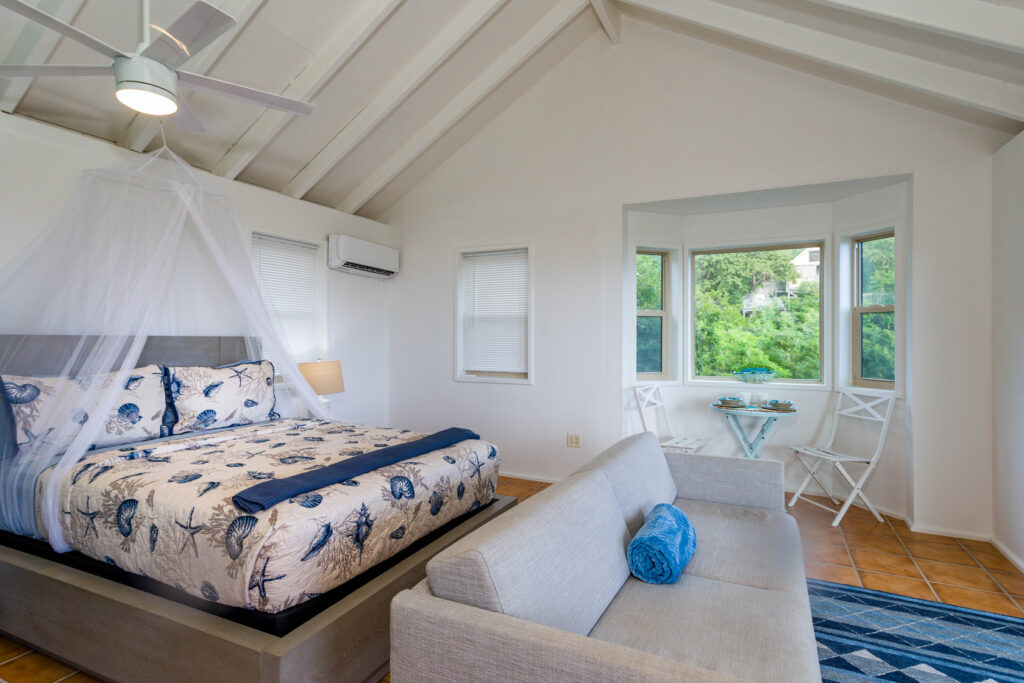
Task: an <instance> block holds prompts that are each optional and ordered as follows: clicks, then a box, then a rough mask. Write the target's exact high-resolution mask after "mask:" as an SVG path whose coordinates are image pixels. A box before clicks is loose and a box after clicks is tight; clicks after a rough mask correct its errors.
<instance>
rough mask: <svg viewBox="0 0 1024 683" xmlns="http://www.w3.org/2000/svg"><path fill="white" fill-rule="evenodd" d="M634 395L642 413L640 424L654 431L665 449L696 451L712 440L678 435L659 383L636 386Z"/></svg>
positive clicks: (649, 430)
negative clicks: (667, 410) (671, 421)
mask: <svg viewBox="0 0 1024 683" xmlns="http://www.w3.org/2000/svg"><path fill="white" fill-rule="evenodd" d="M633 395H634V396H635V397H636V409H637V411H638V412H639V413H640V426H641V427H643V430H644V431H645V432H653V433H654V435H655V436H657V437H658V441H659V442H660V443H661V447H662V448H663V449H665V450H668V451H676V452H679V453H696V452H697V451H699V450H700V449H701V448H703V447H704V446H705V445H706V444H707V443H708V442H709V441H711V438H710V437H686V436H676V434H675V432H674V431H673V430H672V425H671V424H670V423H669V420H668V413H666V412H665V401H664V399H663V398H662V397H661V387H659V386H658V385H657V384H647V385H638V386H635V387H633ZM659 413H660V416H659Z"/></svg>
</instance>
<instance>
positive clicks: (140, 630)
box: [0, 336, 516, 683]
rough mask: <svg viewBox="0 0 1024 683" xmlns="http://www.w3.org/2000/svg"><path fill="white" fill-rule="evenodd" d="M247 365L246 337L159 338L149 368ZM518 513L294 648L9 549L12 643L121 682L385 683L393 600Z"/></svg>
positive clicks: (311, 625)
mask: <svg viewBox="0 0 1024 683" xmlns="http://www.w3.org/2000/svg"><path fill="white" fill-rule="evenodd" d="M3 341H4V338H3V337H2V336H0V344H2V343H3ZM44 343H48V344H50V343H52V344H55V347H54V348H58V347H60V345H61V344H62V343H64V342H63V341H61V339H60V338H46V339H45V341H44ZM244 353H245V347H244V343H242V342H241V340H240V339H239V338H237V337H225V338H221V337H151V338H150V340H149V342H148V343H147V346H146V350H145V351H144V352H143V356H142V357H141V358H140V360H139V363H140V364H147V363H154V362H162V363H165V364H171V365H223V364H227V363H230V362H233V361H237V360H240V359H241V358H242V357H243V356H244ZM26 370H32V371H33V372H25V371H26ZM8 372H15V374H43V372H41V371H40V370H39V369H37V368H19V370H18V371H14V370H8ZM515 504H516V500H515V498H510V497H507V496H496V497H495V500H494V501H493V502H492V503H491V504H490V505H487V506H485V507H483V508H481V509H480V510H478V511H477V512H476V513H474V514H472V515H471V516H469V517H467V518H465V519H464V520H463V521H462V522H461V523H458V524H457V525H456V526H455V527H454V528H451V529H450V530H449V531H447V532H446V533H444V534H443V535H441V536H439V537H438V538H436V539H435V540H433V541H431V542H430V543H428V544H427V545H425V546H423V547H420V548H418V549H416V548H410V549H408V550H406V551H405V553H403V554H400V555H399V556H397V557H396V558H395V559H396V560H397V561H396V563H395V564H393V566H391V567H389V568H388V569H387V570H385V571H384V572H382V573H381V574H379V575H378V576H376V577H374V578H373V579H371V580H370V581H368V582H366V583H365V584H364V585H362V586H360V587H359V588H357V589H356V590H354V591H352V592H350V593H348V594H347V595H345V596H344V597H342V598H341V599H340V600H338V601H337V602H336V603H334V604H333V605H331V606H329V607H327V608H326V609H324V610H323V611H322V612H320V613H319V614H317V615H316V616H314V617H312V618H311V619H309V620H308V621H306V622H305V623H303V624H302V625H300V626H298V627H296V628H295V629H293V630H292V631H291V632H289V633H287V634H286V635H283V636H274V635H271V634H268V633H264V632H263V631H260V630H257V629H255V628H251V627H249V626H244V625H241V624H238V623H236V622H234V621H231V620H229V619H226V618H223V617H219V616H215V615H213V614H210V613H208V612H205V611H203V610H200V609H197V608H195V607H190V606H187V605H184V604H181V603H179V602H176V601H174V600H170V599H168V598H164V597H160V596H158V595H154V594H152V593H147V592H145V591H143V590H140V589H138V588H133V587H131V586H127V585H124V584H122V583H119V582H117V581H112V580H110V579H107V578H103V577H100V576H97V575H94V574H90V573H89V572H86V571H82V570H80V569H75V568H72V567H69V566H66V565H64V564H62V563H59V562H55V561H53V560H49V559H45V558H43V557H38V556H36V555H34V554H30V553H27V552H23V551H20V550H14V549H12V548H9V547H4V546H0V631H3V632H5V633H6V634H8V635H10V636H11V637H13V638H15V639H17V640H20V641H23V642H25V643H27V644H29V645H31V646H33V647H35V648H37V649H39V650H41V651H43V652H46V653H48V654H50V655H52V656H54V657H56V658H57V659H62V660H65V661H67V662H69V663H71V664H74V665H75V666H76V667H78V668H81V669H83V670H85V671H87V672H89V673H91V674H94V675H96V676H98V677H101V678H104V679H108V680H112V681H126V682H128V681H132V682H134V681H154V682H156V681H197V682H200V681H201V682H207V681H208V682H211V683H212V682H215V681H216V682H221V681H222V682H224V683H228V682H231V683H236V682H237V681H252V682H259V683H282V682H288V683H291V682H295V683H298V682H299V681H303V682H305V681H353V682H357V683H361V682H363V681H366V682H368V683H376V681H378V680H379V679H380V678H381V677H382V676H383V675H384V674H385V673H386V672H387V670H388V658H389V648H390V637H389V633H390V604H391V599H392V598H393V597H394V596H395V594H396V593H398V592H399V591H401V590H404V589H406V588H411V587H412V586H414V585H415V584H417V583H419V582H420V581H421V580H422V579H423V578H424V577H425V576H426V563H427V561H428V560H429V559H430V558H431V557H433V556H434V555H436V554H437V553H438V552H440V551H441V550H443V549H444V548H446V547H447V546H449V545H451V544H452V543H454V542H455V541H456V540H458V539H459V538H461V537H463V536H465V535H466V534H468V533H469V532H471V531H473V530H474V529H476V528H478V527H480V526H481V525H483V524H485V523H486V522H488V521H490V520H491V519H494V518H495V517H497V516H498V515H500V514H502V513H503V512H505V511H507V510H508V509H510V508H511V507H512V506H514V505H515Z"/></svg>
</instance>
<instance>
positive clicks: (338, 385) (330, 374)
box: [299, 360, 345, 405]
mask: <svg viewBox="0 0 1024 683" xmlns="http://www.w3.org/2000/svg"><path fill="white" fill-rule="evenodd" d="M299 372H301V373H302V376H303V377H305V378H306V381H307V382H309V386H311V387H313V391H314V392H316V394H317V395H318V396H320V400H321V401H322V402H323V404H324V405H329V404H330V401H328V400H327V399H326V398H324V394H340V393H341V392H343V391H345V379H344V378H343V377H342V376H341V361H339V360H318V361H315V362H313V363H299Z"/></svg>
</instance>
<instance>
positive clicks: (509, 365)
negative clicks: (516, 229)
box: [459, 248, 530, 380]
mask: <svg viewBox="0 0 1024 683" xmlns="http://www.w3.org/2000/svg"><path fill="white" fill-rule="evenodd" d="M459 283H460V286H459V290H460V291H459V298H460V302H459V308H460V313H461V320H460V323H459V334H460V342H461V343H460V354H459V356H460V361H461V365H460V367H459V375H460V376H462V377H469V378H473V377H476V378H495V379H506V380H526V379H529V366H530V358H529V350H530V343H529V339H530V268H529V252H528V250H527V249H525V248H522V249H502V250H494V251H474V252H463V254H462V259H461V272H460V277H459Z"/></svg>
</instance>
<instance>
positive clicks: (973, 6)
mask: <svg viewBox="0 0 1024 683" xmlns="http://www.w3.org/2000/svg"><path fill="white" fill-rule="evenodd" d="M810 1H811V2H816V3H818V4H819V5H828V6H829V7H835V8H837V9H841V10H846V11H848V12H855V13H857V14H863V15H865V16H869V17H874V18H875V19H883V20H885V21H892V22H895V23H897V24H903V25H904V26H912V27H914V28H920V29H924V30H926V31H931V32H932V33H941V34H943V35H947V36H953V37H954V38H960V39H962V40H967V41H970V42H972V43H981V44H982V45H988V46H990V47H995V48H999V49H1002V50H1011V51H1013V52H1024V11H1022V10H1019V9H1017V8H1015V7H1008V6H1006V5H997V4H995V3H991V2H985V1H984V0H899V1H898V2H893V0H810Z"/></svg>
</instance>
